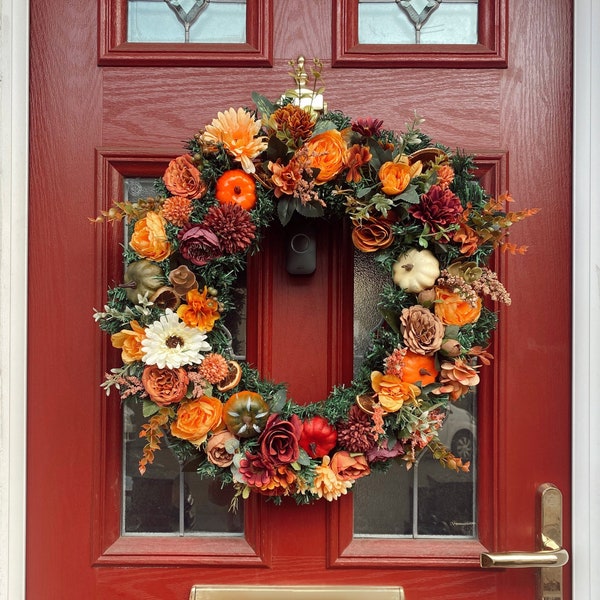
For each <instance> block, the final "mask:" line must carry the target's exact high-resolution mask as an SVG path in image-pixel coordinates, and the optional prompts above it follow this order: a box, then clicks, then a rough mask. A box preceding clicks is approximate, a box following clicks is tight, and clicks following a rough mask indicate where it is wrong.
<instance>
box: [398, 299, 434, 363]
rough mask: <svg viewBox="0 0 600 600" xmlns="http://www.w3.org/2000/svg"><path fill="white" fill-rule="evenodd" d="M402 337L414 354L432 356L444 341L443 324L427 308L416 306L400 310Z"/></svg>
mask: <svg viewBox="0 0 600 600" xmlns="http://www.w3.org/2000/svg"><path fill="white" fill-rule="evenodd" d="M400 322H401V323H402V337H403V339H404V343H405V344H406V346H407V347H408V349H409V350H412V351H413V352H414V353H415V354H433V353H434V352H437V351H438V350H439V349H440V347H441V345H442V342H443V340H444V330H445V328H444V324H443V323H442V322H441V321H440V319H439V318H438V317H436V316H435V315H434V314H433V313H432V312H431V311H430V310H429V309H428V308H425V307H424V306H421V305H420V304H416V305H415V306H410V307H409V308H405V309H403V310H402V316H401V317H400Z"/></svg>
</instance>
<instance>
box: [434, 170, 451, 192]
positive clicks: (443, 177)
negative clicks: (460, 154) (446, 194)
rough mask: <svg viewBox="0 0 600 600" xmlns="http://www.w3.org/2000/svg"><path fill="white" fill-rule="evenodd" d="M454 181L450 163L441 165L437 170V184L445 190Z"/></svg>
mask: <svg viewBox="0 0 600 600" xmlns="http://www.w3.org/2000/svg"><path fill="white" fill-rule="evenodd" d="M453 181H454V169H453V168H452V167H451V166H450V165H441V166H440V168H439V169H438V170H437V184H438V185H439V186H440V187H441V188H442V189H443V190H445V189H446V188H447V187H448V186H449V185H450V184H451V183H452V182H453Z"/></svg>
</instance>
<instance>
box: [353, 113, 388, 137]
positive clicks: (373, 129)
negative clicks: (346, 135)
mask: <svg viewBox="0 0 600 600" xmlns="http://www.w3.org/2000/svg"><path fill="white" fill-rule="evenodd" d="M382 126H383V121H382V120H381V119H373V118H372V117H366V118H364V119H356V120H355V121H352V131H356V133H358V134H360V135H362V136H363V137H373V136H375V135H377V134H378V133H379V132H380V131H381V127H382Z"/></svg>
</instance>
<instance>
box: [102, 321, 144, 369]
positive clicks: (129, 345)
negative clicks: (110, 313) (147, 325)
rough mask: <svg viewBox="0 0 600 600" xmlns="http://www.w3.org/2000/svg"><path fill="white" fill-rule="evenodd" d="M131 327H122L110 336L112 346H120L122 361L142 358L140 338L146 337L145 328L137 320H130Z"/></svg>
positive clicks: (127, 361) (126, 361)
mask: <svg viewBox="0 0 600 600" xmlns="http://www.w3.org/2000/svg"><path fill="white" fill-rule="evenodd" d="M129 325H131V329H122V330H121V331H119V333H114V334H113V335H111V336H110V341H111V343H112V345H113V347H114V348H121V359H122V361H123V362H124V363H132V362H135V361H136V360H142V357H143V356H144V355H143V353H142V340H143V339H144V338H145V337H146V330H145V329H144V328H143V327H142V326H141V325H140V324H139V323H138V322H137V321H130V323H129Z"/></svg>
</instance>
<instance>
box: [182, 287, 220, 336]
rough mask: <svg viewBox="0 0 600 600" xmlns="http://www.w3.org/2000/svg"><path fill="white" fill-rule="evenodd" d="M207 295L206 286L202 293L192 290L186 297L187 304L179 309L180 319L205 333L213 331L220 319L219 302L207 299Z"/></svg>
mask: <svg viewBox="0 0 600 600" xmlns="http://www.w3.org/2000/svg"><path fill="white" fill-rule="evenodd" d="M207 295H208V290H207V288H206V286H205V287H204V290H203V291H202V292H199V291H198V290H190V291H189V292H188V293H187V294H186V296H185V300H186V302H187V304H182V305H181V306H180V307H179V308H178V309H177V314H178V316H179V318H180V319H181V320H182V321H183V322H184V323H185V324H186V325H187V326H188V327H197V328H198V329H200V330H201V331H204V332H205V333H206V332H207V331H211V330H212V328H213V327H214V326H215V321H216V320H217V319H219V317H220V315H219V302H218V301H217V300H216V299H215V298H207Z"/></svg>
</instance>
